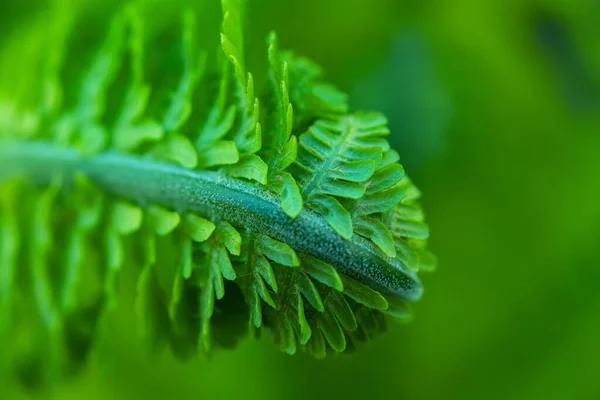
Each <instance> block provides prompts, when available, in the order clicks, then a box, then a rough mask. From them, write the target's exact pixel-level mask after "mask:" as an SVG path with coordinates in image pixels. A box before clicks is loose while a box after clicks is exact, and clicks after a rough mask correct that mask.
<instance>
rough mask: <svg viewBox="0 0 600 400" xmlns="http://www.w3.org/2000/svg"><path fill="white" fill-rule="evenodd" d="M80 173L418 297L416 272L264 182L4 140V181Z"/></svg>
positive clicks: (0, 162) (0, 157)
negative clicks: (296, 211)
mask: <svg viewBox="0 0 600 400" xmlns="http://www.w3.org/2000/svg"><path fill="white" fill-rule="evenodd" d="M77 172H80V173H83V174H85V175H86V176H87V177H88V178H90V179H91V180H92V181H94V182H95V183H96V184H97V185H99V186H100V187H102V188H103V189H104V190H106V191H107V192H110V193H113V194H116V195H120V196H123V197H127V198H130V199H133V200H136V201H139V202H140V203H142V204H144V203H147V202H154V203H157V204H161V205H164V206H168V207H172V208H174V209H175V210H177V211H179V212H184V211H195V212H197V213H199V214H200V215H203V216H206V217H209V218H213V219H214V218H217V219H224V220H226V221H228V222H230V223H231V224H232V225H234V226H237V227H240V228H243V229H247V230H248V231H250V232H255V233H261V234H265V235H268V236H270V237H272V238H274V239H276V240H279V241H281V242H285V243H287V244H288V245H290V246H291V247H292V248H293V249H294V250H296V251H299V252H302V253H306V254H310V255H312V256H314V257H317V258H319V259H321V260H322V261H324V262H326V263H328V264H331V265H332V266H333V267H334V268H336V269H337V270H338V271H339V272H341V273H344V274H346V275H348V276H350V277H352V278H354V279H356V280H358V281H360V282H362V283H364V284H366V285H368V286H370V287H372V288H373V289H375V290H378V291H380V292H382V293H383V294H385V295H388V296H392V297H400V298H403V299H406V300H409V301H415V300H417V299H418V298H419V297H420V296H421V292H422V289H421V284H420V282H419V279H418V278H417V276H416V275H415V274H414V273H412V272H411V271H408V270H406V268H404V267H403V266H402V265H401V264H400V262H399V261H398V260H397V259H395V258H389V257H386V256H385V255H383V254H382V253H381V252H380V251H379V250H377V249H375V248H374V246H373V245H372V244H370V243H369V242H368V241H366V240H365V239H363V238H361V237H359V236H358V235H354V236H353V237H352V239H351V240H345V239H343V238H342V237H340V236H339V235H338V234H337V233H336V232H335V231H334V230H333V229H332V228H331V227H330V226H329V225H328V224H327V222H326V221H325V220H324V218H323V217H321V216H319V215H317V214H316V213H314V212H312V211H310V210H308V209H306V208H304V209H303V210H302V212H301V213H300V215H299V216H298V217H297V218H295V219H291V218H290V217H288V216H287V215H286V214H285V213H284V212H283V210H282V209H281V207H280V205H279V201H278V198H277V197H276V196H275V195H274V194H272V193H271V192H269V191H268V190H267V189H266V188H265V187H264V186H261V185H259V184H252V183H249V182H246V181H241V180H237V179H232V178H229V177H227V176H226V175H224V174H222V173H219V172H214V171H195V170H188V169H185V168H182V167H178V166H175V165H173V164H169V163H165V162H161V161H156V160H153V159H149V158H145V157H142V156H138V155H131V154H119V153H114V152H106V153H101V154H97V155H93V156H88V157H84V156H82V155H80V154H79V153H78V152H77V151H76V150H75V149H73V148H68V147H61V146H57V145H55V144H52V143H46V142H14V141H13V142H0V182H2V181H3V180H5V179H8V178H10V177H13V176H18V175H27V176H29V177H31V178H33V179H35V180H36V181H39V182H42V183H44V182H47V181H49V180H50V178H51V177H52V176H53V175H55V174H63V175H64V176H66V177H68V176H72V175H73V174H75V173H77Z"/></svg>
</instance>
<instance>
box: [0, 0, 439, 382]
mask: <svg viewBox="0 0 600 400" xmlns="http://www.w3.org/2000/svg"><path fill="white" fill-rule="evenodd" d="M242 3H243V2H241V1H234V0H223V1H222V7H223V14H224V17H223V22H222V25H221V42H220V49H219V51H218V52H217V53H216V54H217V56H216V57H212V56H209V55H211V54H213V53H212V52H210V51H208V50H210V49H199V48H198V46H197V45H196V44H195V43H196V41H195V40H194V39H195V34H196V27H195V24H194V17H193V13H191V12H190V11H186V12H185V13H183V16H182V18H181V22H180V24H179V26H178V28H173V26H172V25H168V26H169V28H165V27H164V26H163V25H160V24H158V25H156V27H155V26H154V25H153V24H150V23H146V21H149V20H150V18H151V17H150V16H149V15H147V14H145V13H144V12H143V11H141V10H139V9H137V8H135V7H134V6H127V7H125V8H124V9H123V10H122V11H121V12H118V13H117V14H116V15H115V16H114V17H113V18H112V20H111V21H112V22H110V23H109V24H108V25H109V26H108V27H105V28H106V32H107V33H106V34H105V35H104V38H103V39H99V41H98V43H96V47H95V49H96V50H95V51H94V52H93V54H87V55H85V57H84V56H81V55H80V54H78V53H77V52H72V51H71V52H70V51H69V50H68V49H69V46H70V43H69V41H68V40H67V39H66V37H68V35H66V34H65V33H64V32H62V33H61V34H60V35H57V37H56V38H54V40H55V41H56V43H55V46H54V47H50V48H59V49H63V48H64V49H66V50H65V51H64V52H62V53H64V54H63V56H64V57H66V59H65V60H63V61H62V62H57V61H56V60H54V59H52V63H53V64H52V66H49V67H48V68H50V67H52V68H54V69H56V68H57V67H56V66H57V65H67V64H69V65H70V66H71V67H70V68H66V67H65V71H64V72H63V73H60V74H59V73H58V72H56V71H54V69H53V71H54V72H53V73H52V74H50V75H40V76H37V75H31V76H32V78H31V79H41V80H42V81H41V82H39V84H40V85H42V86H43V85H45V84H48V85H49V84H50V83H51V84H52V85H53V86H54V87H55V88H56V90H57V91H60V92H61V93H64V99H63V100H64V101H62V102H60V103H58V102H53V103H52V107H51V108H52V111H51V112H50V111H48V107H46V106H44V104H45V103H44V102H47V96H46V95H42V94H40V95H39V96H38V97H39V98H38V97H35V96H34V95H32V96H33V100H32V99H29V101H28V102H27V103H23V104H21V103H19V102H15V103H14V104H11V105H10V107H8V106H6V107H4V106H3V107H2V108H0V138H1V140H2V141H1V142H0V189H1V190H0V337H4V336H7V335H11V334H12V333H13V332H16V331H18V332H21V334H23V332H26V333H27V335H29V336H30V337H31V338H34V339H32V340H30V341H28V342H27V343H26V344H24V345H23V346H15V347H14V348H11V349H10V350H9V353H10V354H7V355H6V359H7V360H9V363H11V362H12V361H10V360H33V361H32V362H33V363H38V362H39V359H40V357H41V358H42V359H43V367H44V368H42V369H41V370H42V371H43V372H44V374H47V376H46V377H47V378H48V379H50V378H51V377H53V376H55V375H56V374H62V373H64V372H65V371H71V370H73V367H76V366H78V365H80V364H81V363H82V362H84V361H85V359H86V358H87V357H88V354H90V352H91V351H92V349H94V348H96V346H98V343H101V342H102V337H103V336H104V335H106V334H107V333H108V332H109V329H108V328H107V324H108V323H109V321H111V319H110V318H109V317H110V315H111V314H112V313H113V312H114V310H115V308H116V307H120V306H122V303H123V291H122V290H121V287H124V286H125V287H127V285H129V287H135V288H136V289H135V293H136V299H135V304H134V309H135V314H136V316H137V325H138V328H139V334H140V337H141V338H143V339H144V340H145V341H146V342H147V343H149V344H150V345H151V348H152V349H158V348H160V347H161V346H163V345H166V344H169V345H170V346H171V347H172V349H173V351H174V352H175V353H176V354H177V355H179V356H182V357H187V356H189V355H191V354H194V353H195V352H196V351H198V350H199V349H200V350H202V351H210V349H211V348H214V347H217V346H219V345H220V344H223V343H232V342H234V341H235V340H236V339H237V337H238V336H239V333H240V330H239V329H233V328H231V329H229V328H228V329H222V326H223V324H229V323H231V324H233V319H234V318H233V317H228V315H233V313H243V314H245V320H246V321H247V324H246V325H245V326H244V327H242V329H241V331H245V332H247V331H249V332H250V333H257V331H259V330H261V329H263V328H267V329H269V330H271V331H272V332H273V336H274V338H275V341H276V342H277V343H278V344H279V347H280V348H281V349H282V350H283V351H285V352H286V353H289V354H294V353H296V352H297V351H299V350H301V351H306V352H308V353H310V354H312V355H314V356H315V357H318V358H322V357H324V356H326V355H327V354H328V353H339V352H344V351H347V350H350V349H353V348H355V346H356V345H357V343H358V342H363V341H367V340H369V339H371V338H372V337H373V336H374V335H376V334H377V333H379V332H381V331H383V330H385V328H386V324H387V322H386V318H385V315H391V316H393V317H396V318H406V317H407V316H408V315H409V313H408V311H407V310H408V303H410V302H414V301H416V300H418V299H419V297H420V296H421V292H422V289H421V284H420V281H419V279H418V276H417V272H419V271H421V270H431V269H433V268H434V266H435V259H434V257H433V256H432V255H431V253H429V252H428V251H427V248H426V247H427V238H428V235H429V231H428V228H427V225H426V224H425V223H424V215H423V211H422V209H421V207H420V205H419V203H418V198H419V196H420V192H419V191H418V190H417V189H416V187H415V186H414V185H413V184H412V182H411V181H410V179H409V178H408V177H407V176H406V174H405V172H404V170H403V168H402V167H401V165H400V164H399V163H398V160H399V157H398V154H397V153H396V152H395V151H394V150H392V149H390V146H389V144H388V142H387V140H386V136H387V135H388V134H389V131H388V129H387V122H386V119H385V118H384V117H383V116H382V115H381V114H378V113H360V112H359V113H351V114H349V113H348V106H347V101H346V96H345V95H344V94H343V93H341V92H340V91H339V90H337V89H335V88H334V87H333V86H331V85H329V84H327V83H325V82H323V80H322V71H321V70H320V69H319V68H318V67H317V66H316V65H314V64H313V63H312V62H310V61H308V60H306V59H304V58H299V57H296V56H295V55H294V54H293V53H291V52H285V51H280V50H279V49H278V46H277V39H276V36H275V35H274V34H271V35H270V36H269V39H268V51H267V57H268V61H269V71H268V80H267V86H266V88H265V90H264V91H262V94H260V95H257V94H256V93H255V87H254V79H253V75H252V74H251V73H250V72H248V70H247V69H248V68H247V65H246V60H245V57H246V53H245V51H244V40H243V34H242V32H243V29H242V23H243V21H244V13H243V10H242V9H241V5H242ZM73 21H74V23H73V27H72V29H86V27H85V26H84V25H83V22H82V21H80V22H78V21H79V20H78V19H77V18H74V19H73ZM78 24H79V25H78ZM161 29H167V30H168V32H163V31H161ZM154 30H156V31H154ZM171 30H174V31H173V32H171ZM165 37H167V38H168V40H169V41H170V42H169V43H170V45H169V46H168V48H169V49H171V50H172V52H173V56H172V57H168V59H163V58H161V57H156V56H154V55H153V52H155V50H154V49H155V48H156V47H157V43H156V42H155V41H157V40H165V39H164V38H165ZM163 44H164V43H163ZM171 50H170V51H171ZM62 53H61V54H62ZM78 57H80V58H81V59H80V58H78ZM40 58H41V59H46V58H44V56H43V55H41V56H40ZM86 60H88V61H89V62H90V63H91V64H89V65H88V64H86ZM77 65H79V66H80V68H79V69H77V68H74V67H72V66H77ZM156 71H159V73H156ZM165 71H168V73H163V72H165ZM57 74H58V75H60V76H62V77H63V79H62V81H61V80H57V79H56V75H57ZM45 79H51V80H52V82H50V83H48V82H45V81H44V80H45ZM57 85H58V86H60V87H58V86H57ZM259 97H260V100H259ZM32 102H33V103H36V102H37V106H35V107H33V108H31V109H28V108H27V107H28V104H31V103H32ZM32 119H33V120H34V123H32V122H31V120H32ZM28 121H29V122H28ZM23 127H27V129H24V128H23ZM17 266H18V267H17ZM125 272H129V273H125ZM131 272H133V273H134V276H135V282H128V281H127V278H126V277H127V276H131V275H132V274H131ZM129 292H131V291H129ZM228 335H229V336H231V337H229V336H228ZM81 336H84V338H83V339H82V340H81V341H80V342H81V343H84V345H78V346H73V345H71V343H70V339H69V338H73V337H81ZM81 343H80V344H81ZM19 368H24V369H28V368H33V366H32V365H21V366H19Z"/></svg>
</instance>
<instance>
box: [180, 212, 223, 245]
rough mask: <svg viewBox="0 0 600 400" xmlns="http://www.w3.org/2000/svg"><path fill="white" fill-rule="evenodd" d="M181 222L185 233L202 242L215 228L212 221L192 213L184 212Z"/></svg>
mask: <svg viewBox="0 0 600 400" xmlns="http://www.w3.org/2000/svg"><path fill="white" fill-rule="evenodd" d="M183 223H184V226H185V230H186V232H187V234H188V235H189V236H190V238H191V239H192V240H194V241H195V242H204V241H205V240H206V239H208V238H209V237H210V235H212V233H213V232H214V230H215V228H216V227H215V225H214V224H213V223H212V222H210V221H207V220H205V219H204V218H201V217H198V216H197V215H194V214H185V216H184V220H183Z"/></svg>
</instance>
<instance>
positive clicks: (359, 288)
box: [341, 275, 388, 310]
mask: <svg viewBox="0 0 600 400" xmlns="http://www.w3.org/2000/svg"><path fill="white" fill-rule="evenodd" d="M341 277H342V282H344V294H345V295H346V296H348V297H350V298H351V299H352V300H354V301H356V302H357V303H360V304H363V305H365V306H367V307H369V308H373V309H375V310H386V309H387V308H388V302H387V301H386V299H385V298H384V297H383V296H382V295H381V294H380V293H379V292H377V291H375V290H373V289H371V288H369V287H368V286H365V285H363V284H362V283H360V282H357V281H355V280H354V279H351V278H349V277H347V276H345V275H342V276H341Z"/></svg>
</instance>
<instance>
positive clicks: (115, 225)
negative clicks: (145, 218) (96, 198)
mask: <svg viewBox="0 0 600 400" xmlns="http://www.w3.org/2000/svg"><path fill="white" fill-rule="evenodd" d="M141 225H142V209H141V208H139V207H137V206H133V205H131V204H129V203H125V202H122V201H119V202H116V203H115V204H114V205H113V208H112V213H111V227H112V229H114V231H115V232H116V233H118V234H119V235H129V234H131V233H133V232H135V231H137V230H138V229H139V228H140V226H141Z"/></svg>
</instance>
